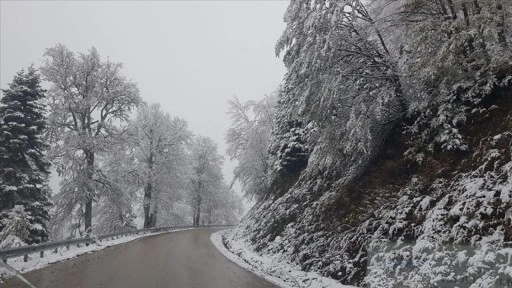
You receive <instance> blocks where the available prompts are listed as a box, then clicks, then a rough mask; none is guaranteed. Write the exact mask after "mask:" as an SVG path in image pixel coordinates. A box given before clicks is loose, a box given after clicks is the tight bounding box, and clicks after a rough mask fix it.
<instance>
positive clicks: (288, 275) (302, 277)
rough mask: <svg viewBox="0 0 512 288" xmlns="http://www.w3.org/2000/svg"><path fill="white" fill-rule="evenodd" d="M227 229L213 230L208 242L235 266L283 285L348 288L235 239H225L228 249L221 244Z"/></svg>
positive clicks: (294, 287)
mask: <svg viewBox="0 0 512 288" xmlns="http://www.w3.org/2000/svg"><path fill="white" fill-rule="evenodd" d="M229 231H231V229H226V230H221V231H218V232H216V233H213V234H212V236H211V241H212V243H213V244H214V245H215V247H217V249H218V250H219V251H220V252H221V253H222V254H224V256H226V258H228V259H229V260H231V261H233V262H235V263H236V264H238V265H239V266H241V267H243V268H245V269H247V270H249V271H251V272H253V273H254V274H256V275H258V276H261V277H263V278H265V279H267V280H268V281H270V282H272V283H274V284H276V285H278V286H280V287H284V288H298V287H300V288H302V287H309V288H331V287H332V288H350V287H354V286H347V285H342V284H340V283H339V282H337V281H336V280H333V279H330V278H326V277H322V276H320V275H319V274H317V273H314V272H304V271H301V270H300V268H299V267H298V266H296V265H293V264H290V263H285V262H282V261H278V260H277V259H275V258H274V257H271V256H268V255H260V254H258V253H256V252H254V251H252V250H251V249H250V248H248V247H249V245H248V243H246V242H245V241H244V240H242V239H236V240H233V241H230V242H229V249H228V248H227V247H226V245H225V244H224V243H225V242H224V235H226V233H229Z"/></svg>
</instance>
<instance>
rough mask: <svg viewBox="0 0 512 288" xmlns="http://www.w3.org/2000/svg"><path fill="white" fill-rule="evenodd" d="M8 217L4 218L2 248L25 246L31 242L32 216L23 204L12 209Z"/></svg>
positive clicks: (0, 245)
mask: <svg viewBox="0 0 512 288" xmlns="http://www.w3.org/2000/svg"><path fill="white" fill-rule="evenodd" d="M6 214H7V217H6V218H2V220H1V221H2V226H3V227H4V228H3V229H2V232H0V249H5V248H10V247H19V246H25V245H27V244H28V243H29V242H30V226H31V224H30V222H29V218H30V216H29V215H28V214H27V212H25V209H24V208H23V206H22V205H16V206H14V208H12V209H10V210H9V212H8V213H6Z"/></svg>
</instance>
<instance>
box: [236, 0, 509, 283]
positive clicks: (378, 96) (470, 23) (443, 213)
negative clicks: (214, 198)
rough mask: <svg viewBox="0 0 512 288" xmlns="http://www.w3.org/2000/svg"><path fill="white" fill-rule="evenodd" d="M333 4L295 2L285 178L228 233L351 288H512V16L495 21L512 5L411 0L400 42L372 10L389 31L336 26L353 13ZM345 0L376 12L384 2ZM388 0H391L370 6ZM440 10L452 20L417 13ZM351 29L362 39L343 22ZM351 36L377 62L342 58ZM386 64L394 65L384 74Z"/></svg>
mask: <svg viewBox="0 0 512 288" xmlns="http://www.w3.org/2000/svg"><path fill="white" fill-rule="evenodd" d="M320 2H322V3H324V5H325V6H322V5H323V4H315V5H317V6H314V5H311V6H309V5H310V4H309V3H308V2H307V1H304V3H303V4H296V3H295V2H292V4H290V8H289V10H288V14H287V18H285V19H287V22H288V23H289V25H290V26H289V27H288V29H289V30H288V31H287V32H285V34H284V36H283V37H284V38H283V39H285V40H282V41H286V39H287V38H286V37H289V39H288V40H290V39H295V40H293V41H291V40H290V42H289V43H288V44H287V45H290V47H289V48H288V50H287V52H286V55H285V63H287V65H288V68H289V72H288V74H287V77H285V83H284V87H283V88H282V91H281V94H280V99H279V102H278V113H277V120H276V126H277V128H276V129H275V130H274V135H275V137H274V138H273V140H272V142H271V144H270V146H271V149H270V158H271V159H272V160H273V161H272V162H273V164H274V166H273V171H272V173H271V181H270V183H269V185H268V188H265V190H264V193H261V194H263V195H264V197H262V198H261V199H260V201H258V203H257V204H256V205H255V207H254V208H253V209H252V210H251V211H250V213H249V214H248V215H247V216H246V218H245V219H244V221H243V222H242V223H241V224H240V226H239V227H237V228H236V229H235V230H234V231H233V232H232V233H231V234H230V236H229V237H228V238H227V239H226V241H227V242H229V241H230V240H234V239H246V241H247V242H248V243H250V245H251V248H252V249H254V250H256V251H258V252H259V253H262V254H270V255H274V256H276V257H278V258H282V259H285V260H287V261H292V262H294V263H296V264H300V266H301V267H302V269H303V270H306V271H318V272H320V273H321V274H323V275H324V276H328V277H331V278H334V279H337V280H339V281H340V282H341V283H344V284H354V285H367V286H369V287H454V286H455V284H456V285H457V287H512V268H510V267H512V223H511V221H512V200H511V197H512V148H511V147H512V57H511V56H510V55H511V52H512V51H511V49H510V48H509V47H510V44H511V41H510V40H511V39H510V38H511V36H512V35H511V34H510V33H506V32H505V31H509V30H505V29H504V27H507V29H508V28H509V26H508V25H509V24H510V23H508V22H510V18H504V19H508V20H507V21H508V22H506V21H505V20H504V19H502V18H500V17H498V16H499V14H496V15H497V16H496V17H494V18H493V16H490V15H492V13H495V12H496V11H497V12H500V13H501V12H502V11H503V9H504V10H505V11H510V10H507V9H510V8H511V7H510V6H512V5H511V4H507V3H506V2H505V8H503V6H499V5H497V6H491V4H490V2H486V1H485V0H482V1H474V2H473V4H471V8H468V6H466V5H467V3H465V2H464V1H454V2H451V1H447V2H444V1H439V2H436V3H437V4H435V3H433V2H429V1H402V2H403V3H406V4H404V6H401V7H398V8H396V7H395V8H394V9H397V10H398V11H401V13H400V17H399V18H397V20H396V21H395V22H393V23H392V25H394V26H393V28H396V27H401V29H402V30H400V29H399V28H396V30H400V31H401V32H399V33H398V32H396V33H398V34H400V35H397V34H396V33H395V34H394V32H389V31H390V30H386V24H382V25H383V27H375V21H372V18H371V17H370V16H368V18H369V19H370V20H368V22H369V23H370V24H369V27H370V28H375V30H376V31H377V32H376V34H375V35H374V36H373V38H372V36H370V38H368V39H371V40H368V39H366V40H365V41H368V43H367V42H364V41H363V42H364V43H362V44H361V43H360V44H359V46H357V45H358V44H357V43H355V42H354V41H353V40H354V39H351V38H350V37H353V35H354V33H360V31H362V30H357V29H361V27H364V25H363V24H364V23H363V24H362V23H361V21H360V20H357V22H356V24H353V23H352V24H351V23H350V21H348V20H346V19H347V18H343V17H347V16H340V17H341V19H345V20H343V21H347V22H348V23H347V22H343V23H345V24H344V25H345V26H339V24H338V25H336V24H334V25H333V26H329V25H330V24H326V23H335V22H336V21H334V20H332V19H335V18H336V17H337V14H336V13H341V15H345V14H344V13H345V11H346V9H348V8H345V9H342V10H336V8H332V7H333V6H332V5H329V4H325V3H326V2H323V1H319V3H320ZM340 2H343V3H344V5H348V6H349V7H351V8H350V9H355V10H357V11H358V12H359V13H362V14H363V16H362V17H366V16H365V15H366V14H364V11H371V9H370V8H368V10H366V8H364V9H363V8H360V6H350V5H352V4H347V3H349V2H346V1H340ZM354 2H358V3H359V4H360V5H363V4H362V3H364V1H362V2H359V1H354ZM379 2H380V4H382V3H384V4H385V3H388V2H390V1H369V2H368V3H372V4H375V5H377V4H379ZM391 2H393V1H391ZM413 2H414V3H413ZM448 2H449V3H455V4H452V5H460V6H457V7H459V8H460V9H462V10H460V14H457V13H459V12H454V11H458V10H457V9H456V8H454V7H450V6H449V5H448V6H444V5H445V4H443V3H448ZM315 3H316V2H315ZM350 3H352V2H350ZM408 5H409V6H408ZM422 5H424V6H422ZM429 5H430V6H429ZM436 5H440V6H439V7H438V8H440V9H439V13H440V14H441V15H439V17H437V16H432V17H431V18H429V17H430V16H425V18H422V17H423V16H418V15H419V14H420V11H426V10H422V9H427V8H429V7H430V8H432V7H431V6H436ZM479 5H487V6H479ZM492 5H494V4H492ZM368 6H370V5H368ZM389 6H392V5H384V6H382V5H381V6H379V5H377V6H374V7H373V8H374V9H376V7H377V8H378V7H389ZM411 7H412V8H411ZM447 7H448V8H449V9H448V8H447ZM482 7H486V8H482ZM441 8H446V9H447V10H443V9H441ZM491 8H492V9H491ZM408 9H412V10H408ZM485 9H488V10H486V12H485V13H488V14H486V15H487V16H485V17H487V18H485V17H484V16H483V14H484V12H483V11H484V10H485ZM493 9H496V10H493ZM340 11H341V12H340ZM379 11H380V10H379ZM411 11H412V12H411ZM450 11H451V12H450ZM468 11H469V12H468ZM493 11H494V12H493ZM379 13H380V12H379ZM407 13H410V15H414V16H411V17H414V21H412V20H411V19H412V18H408V19H405V20H404V17H403V15H409V14H407ZM445 13H446V15H445ZM397 14H398V13H397ZM368 15H374V14H372V13H368ZM379 15H380V16H382V17H388V18H389V15H396V14H386V13H384V12H383V13H382V14H379ZM443 15H444V16H443ZM504 15H505V14H504ZM441 16H443V17H444V18H443V17H441ZM322 17H325V19H329V21H330V22H329V21H327V22H326V21H324V20H325V19H323V18H322ZM376 17H378V16H376ZM483 18H485V19H486V21H487V22H485V21H483V20H482V19H483ZM500 19H501V20H500ZM494 20H495V21H496V22H495V23H494V22H493V21H494ZM400 21H402V22H403V23H401V24H397V23H399V22H400ZM290 23H291V24H290ZM297 23H308V25H309V26H308V25H305V26H300V25H298V24H297ZM312 23H316V24H318V25H313V24H312ZM379 23H380V22H379ZM411 23H414V24H411ZM416 23H421V24H418V25H417V24H416ZM436 23H437V24H436ZM322 25H327V27H328V28H329V29H325V28H326V27H325V26H322ZM350 25H353V26H352V27H351V29H352V30H351V31H356V32H354V33H349V34H344V33H345V32H344V31H343V29H344V28H339V27H350ZM389 25H391V24H389ZM400 25H402V26H400ZM436 25H437V26H436ZM411 26H412V27H411ZM311 27H313V28H311ZM319 27H320V28H319ZM389 27H391V26H389ZM389 27H388V28H389ZM440 27H441V28H440ZM381 28H382V30H381V31H388V34H385V33H386V32H383V33H380V32H379V29H381ZM425 28H427V29H425ZM308 29H309V30H308ZM315 29H318V30H315ZM430 29H431V30H430ZM435 29H439V33H441V34H439V35H438V34H435V33H433V32H432V31H434V30H435ZM493 29H494V30H493ZM299 30H300V31H299ZM369 30H371V29H369ZM290 31H291V32H290ZM326 31H329V32H326ZM337 31H338V32H339V31H341V32H339V34H338V35H336V33H338V32H337ZM364 31H365V33H368V30H364ZM425 31H427V32H425ZM484 31H487V32H484ZM299 32H300V33H299ZM294 33H295V34H294ZM443 33H445V34H443ZM486 33H487V34H486ZM503 33H504V34H503ZM290 35H292V36H290ZM304 35H314V36H311V37H304ZM357 35H359V34H357ZM440 35H444V36H440ZM454 35H455V36H454ZM493 35H494V36H493ZM442 37H446V38H445V39H444V40H442V39H441V38H442ZM379 38H380V41H379V40H378V39H379ZM311 39H314V40H311ZM319 39H320V40H319ZM347 39H348V40H347ZM397 39H398V40H397ZM395 40H396V41H395ZM427 40H428V41H427ZM294 41H295V42H294ZM301 41H302V42H301ZM308 41H312V43H310V42H308ZM315 41H316V42H315ZM386 41H389V42H388V43H390V45H388V46H386V45H384V44H383V43H384V42H386ZM436 41H438V42H436ZM379 42H380V43H379ZM297 43H299V44H297ZM319 43H323V45H324V46H322V45H319ZM329 43H330V44H329ZM346 43H349V44H346ZM354 43H355V44H354ZM474 43H479V44H478V45H476V44H474ZM380 44H382V47H380V48H378V47H377V45H380ZM343 45H352V46H351V47H355V46H357V47H358V49H360V50H358V51H361V53H362V52H363V51H365V53H366V51H368V52H367V53H366V54H371V53H374V54H371V55H373V56H372V57H373V60H375V61H374V62H372V63H373V64H368V63H365V64H361V63H364V62H365V60H364V59H366V58H364V57H367V56H364V57H363V58H364V59H361V58H357V57H359V56H354V55H353V54H343V55H340V54H338V53H339V51H340V50H343V47H344V46H343ZM278 46H279V43H278ZM397 46H399V48H396V47H397ZM331 47H332V49H331V50H330V49H329V48H331ZM340 47H341V48H340ZM368 47H371V48H368ZM375 47H377V48H375ZM393 47H395V48H396V51H398V50H400V52H397V54H394V52H393V51H394V50H395V48H393ZM412 48H414V51H413V50H412ZM365 49H368V50H365ZM372 49H374V50H372ZM402 49H403V50H407V49H411V50H409V51H412V52H403V51H401V50H402ZM347 50H348V48H347ZM385 52H389V56H386V57H383V58H379V57H380V56H375V55H381V53H385ZM377 59H380V60H377ZM287 61H288V62H287ZM354 61H355V63H356V64H354ZM378 61H387V62H386V63H388V64H389V65H388V64H386V65H384V66H385V67H384V66H382V67H377V68H376V65H377V64H376V63H377V62H378ZM430 61H435V62H430ZM379 63H382V62H379ZM324 64H325V65H326V66H322V65H324ZM395 64H396V65H395ZM360 65H361V66H360ZM345 67H349V68H345ZM397 67H398V68H397ZM343 69H347V70H348V71H345V70H343ZM358 69H360V71H363V72H361V73H362V74H358V76H353V75H354V74H355V72H354V71H359V70H358ZM372 69H377V70H378V71H374V70H372ZM394 69H397V70H394ZM340 70H341V72H344V73H345V74H343V73H341V74H340ZM395 72H396V74H395ZM364 73H369V74H364ZM382 73H383V74H382ZM363 74H364V75H363ZM343 75H344V76H343ZM368 75H370V76H373V77H370V76H368ZM383 75H386V76H383ZM353 77H355V78H353ZM395 80H396V81H395ZM347 107H348V108H347Z"/></svg>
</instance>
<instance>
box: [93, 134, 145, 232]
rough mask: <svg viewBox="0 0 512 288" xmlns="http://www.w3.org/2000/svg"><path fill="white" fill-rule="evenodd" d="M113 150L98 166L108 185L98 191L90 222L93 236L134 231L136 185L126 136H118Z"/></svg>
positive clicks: (136, 179)
mask: <svg viewBox="0 0 512 288" xmlns="http://www.w3.org/2000/svg"><path fill="white" fill-rule="evenodd" d="M114 147H115V149H112V151H110V152H109V153H108V155H106V156H105V157H104V160H103V165H102V167H103V169H102V170H103V171H104V173H105V177H104V178H106V179H108V185H105V186H104V189H103V190H101V191H100V193H99V194H100V196H101V198H100V199H99V201H98V203H97V205H96V208H95V209H96V210H97V213H96V217H94V218H93V221H94V223H95V225H96V226H95V230H96V231H97V233H108V232H115V231H121V230H129V229H135V228H136V225H135V223H134V220H135V218H136V214H135V211H134V210H135V209H134V204H135V203H136V201H137V192H138V190H139V186H140V185H139V178H138V176H139V175H138V174H137V170H136V169H134V167H136V163H135V159H134V158H133V157H132V155H133V151H132V148H131V138H130V137H129V134H128V133H126V134H125V135H124V136H123V137H119V138H118V141H116V144H115V145H114Z"/></svg>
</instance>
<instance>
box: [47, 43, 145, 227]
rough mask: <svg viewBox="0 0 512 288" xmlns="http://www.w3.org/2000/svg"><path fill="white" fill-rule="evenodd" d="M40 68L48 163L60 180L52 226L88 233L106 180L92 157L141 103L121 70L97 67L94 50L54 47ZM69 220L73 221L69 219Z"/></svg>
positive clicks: (104, 147) (109, 145)
mask: <svg viewBox="0 0 512 288" xmlns="http://www.w3.org/2000/svg"><path fill="white" fill-rule="evenodd" d="M44 56H45V64H44V65H43V67H42V68H41V71H42V74H43V75H44V78H45V80H47V81H49V82H50V83H51V84H52V86H51V89H50V90H49V93H48V96H49V106H50V112H51V113H50V116H49V123H50V130H51V142H52V149H51V151H50V155H51V157H52V158H53V159H54V161H55V162H56V166H57V171H58V172H59V174H60V175H61V176H62V178H63V180H62V183H61V189H60V191H59V193H58V194H57V195H56V196H55V198H56V199H55V205H56V207H55V211H54V212H55V213H54V220H55V221H53V220H52V222H53V223H54V225H56V227H64V226H65V225H64V222H63V221H67V222H69V221H72V222H75V224H77V225H78V226H80V225H81V224H82V221H81V218H83V225H84V228H85V229H84V230H85V231H86V232H87V233H89V232H91V229H92V227H91V225H92V204H93V200H97V199H98V198H99V197H100V195H99V192H100V191H101V189H103V188H104V186H105V184H106V182H107V181H106V180H105V177H104V173H102V172H101V167H100V165H99V164H98V160H99V159H97V158H98V157H101V154H102V153H105V152H107V151H109V149H112V148H113V145H112V143H113V141H115V139H116V138H117V137H119V135H120V131H119V127H118V126H119V125H118V124H119V123H120V122H123V121H125V120H127V119H128V117H129V113H130V111H131V110H132V109H133V108H134V107H135V106H137V105H138V104H139V103H141V99H140V97H139V91H138V89H137V86H136V85H135V83H133V82H132V81H129V80H127V79H126V77H125V76H124V75H122V73H121V69H122V64H121V63H115V62H111V61H102V60H101V59H100V56H99V54H98V52H97V51H96V49H94V48H92V49H91V50H90V51H89V52H88V53H84V54H82V53H80V54H78V55H76V54H74V53H73V52H71V51H69V49H68V48H67V47H66V46H64V45H62V44H58V45H56V46H55V47H52V48H49V49H47V50H46V52H45V54H44ZM72 217H78V219H77V218H74V219H73V218H72Z"/></svg>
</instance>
